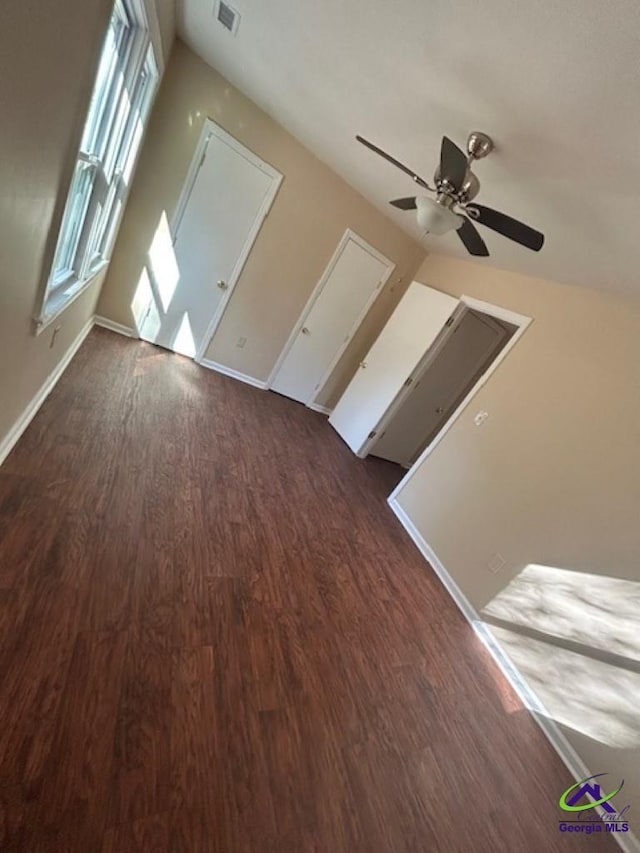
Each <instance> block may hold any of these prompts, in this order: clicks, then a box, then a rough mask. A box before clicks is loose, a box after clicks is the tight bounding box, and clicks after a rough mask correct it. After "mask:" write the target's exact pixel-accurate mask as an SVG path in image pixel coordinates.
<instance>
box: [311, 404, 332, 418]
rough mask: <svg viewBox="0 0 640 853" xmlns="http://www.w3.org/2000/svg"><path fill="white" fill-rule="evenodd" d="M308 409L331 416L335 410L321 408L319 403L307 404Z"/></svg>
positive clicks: (326, 407) (325, 407)
mask: <svg viewBox="0 0 640 853" xmlns="http://www.w3.org/2000/svg"><path fill="white" fill-rule="evenodd" d="M307 409H311V410H312V411H314V412H320V414H322V415H330V414H331V412H333V409H330V408H329V407H328V406H321V405H320V404H319V403H307Z"/></svg>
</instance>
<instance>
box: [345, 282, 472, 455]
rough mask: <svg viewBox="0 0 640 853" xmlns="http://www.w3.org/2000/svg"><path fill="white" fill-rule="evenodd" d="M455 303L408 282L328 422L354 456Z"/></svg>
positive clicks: (447, 296) (439, 329)
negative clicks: (402, 294)
mask: <svg viewBox="0 0 640 853" xmlns="http://www.w3.org/2000/svg"><path fill="white" fill-rule="evenodd" d="M457 305H458V299H456V298H455V297H453V296H450V295H449V294H448V293H441V292H440V291H439V290H434V289H433V288H431V287H427V286H426V285H424V284H420V283H419V282H416V281H414V282H412V283H411V284H410V285H409V288H408V290H407V292H406V293H405V295H404V296H403V297H402V299H401V300H400V302H399V303H398V305H397V307H396V309H395V311H394V312H393V314H392V315H391V317H390V318H389V320H388V321H387V324H386V326H385V327H384V329H383V330H382V332H381V333H380V335H379V336H378V338H377V339H376V341H375V343H374V344H373V346H372V347H371V349H370V350H369V352H368V353H367V355H366V356H365V359H364V360H363V361H362V363H361V364H360V368H359V369H358V370H357V371H356V374H355V376H354V377H353V379H352V380H351V382H350V384H349V386H348V388H347V389H346V391H345V392H344V394H343V395H342V397H341V398H340V400H339V401H338V405H337V406H336V408H335V409H334V410H333V413H332V414H331V417H330V418H329V423H330V424H331V425H332V426H333V427H334V429H335V430H336V431H337V432H338V433H339V434H340V435H341V436H342V438H343V439H344V440H345V442H346V443H347V444H348V445H349V447H350V448H351V449H352V450H353V451H354V452H355V453H359V452H360V451H361V450H362V448H363V447H364V445H365V443H366V442H367V439H368V437H369V433H370V432H371V431H372V430H374V429H375V427H376V426H377V424H378V423H379V421H380V420H381V418H382V417H383V415H384V413H385V412H386V411H387V409H388V408H389V406H390V405H391V404H392V402H393V401H394V399H395V397H396V396H397V394H398V393H399V392H400V390H401V389H402V387H403V385H404V383H405V381H406V380H407V379H408V378H409V377H410V376H411V373H412V372H413V371H414V370H415V368H416V366H417V365H418V363H419V362H420V360H421V359H422V356H423V355H424V353H425V352H426V350H427V349H428V348H429V347H430V346H431V344H432V343H433V342H434V340H435V339H436V338H437V336H438V335H439V334H440V332H441V331H442V328H443V326H444V325H445V323H446V322H447V320H448V319H449V317H450V316H451V315H452V314H453V311H454V310H455V308H456V306H457Z"/></svg>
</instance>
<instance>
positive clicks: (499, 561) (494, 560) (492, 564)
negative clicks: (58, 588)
mask: <svg viewBox="0 0 640 853" xmlns="http://www.w3.org/2000/svg"><path fill="white" fill-rule="evenodd" d="M506 564H507V561H506V560H505V558H504V557H503V556H502V554H500V552H499V551H496V553H495V554H494V555H493V556H492V557H490V559H489V562H488V563H487V567H488V569H489V571H490V572H493V574H494V575H497V574H498V572H499V571H501V570H502V569H504V567H505V566H506Z"/></svg>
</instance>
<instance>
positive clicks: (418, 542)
mask: <svg viewBox="0 0 640 853" xmlns="http://www.w3.org/2000/svg"><path fill="white" fill-rule="evenodd" d="M388 504H389V506H390V507H391V509H392V511H393V512H394V513H395V515H396V517H397V518H398V520H399V522H400V524H402V526H403V527H404V529H405V530H406V531H407V533H408V534H409V536H410V537H411V539H412V540H413V542H414V544H415V546H416V547H417V548H418V550H419V551H420V553H421V554H422V556H423V557H424V558H425V559H426V560H427V562H428V563H429V564H430V565H431V567H432V568H433V570H434V572H435V573H436V574H437V576H438V577H439V578H440V580H441V581H442V584H443V586H444V587H445V589H446V590H447V592H448V593H449V595H450V596H451V597H452V598H453V600H454V601H455V603H456V604H457V605H458V607H459V608H460V610H461V611H462V614H463V616H464V617H465V618H466V619H467V621H468V622H469V624H470V625H471V627H472V628H473V630H474V631H475V633H476V634H477V636H478V637H479V638H480V639H481V640H482V642H483V643H484V645H485V646H486V648H487V649H488V651H489V652H490V654H491V656H492V657H493V659H494V660H495V662H496V663H497V664H498V666H499V667H500V669H501V670H502V672H503V674H504V676H505V678H506V679H507V680H508V681H509V683H510V684H511V686H512V687H513V689H514V690H515V692H516V693H517V694H518V696H519V697H520V699H521V700H522V702H523V704H524V706H525V708H527V710H528V711H529V713H530V714H531V716H532V717H533V719H534V720H535V721H536V723H537V724H538V725H539V726H540V728H541V729H542V731H543V733H544V734H545V736H546V737H547V739H548V740H549V742H550V743H551V745H552V746H553V748H554V749H555V751H556V752H557V753H558V755H559V756H560V758H561V759H562V761H563V763H564V765H565V767H566V768H567V770H568V771H569V772H570V773H571V775H572V776H573V777H574V778H575V779H576V781H579V780H581V779H585V778H586V777H588V776H591V775H592V773H591V771H590V770H589V768H588V767H587V766H586V764H585V763H584V761H583V760H582V758H581V757H580V755H579V754H578V753H577V752H576V750H575V749H574V748H573V747H572V746H571V744H570V743H569V741H568V740H567V738H566V737H565V736H564V734H563V733H562V731H561V729H560V727H559V726H558V724H557V723H556V722H555V721H554V720H553V718H552V717H551V716H550V714H548V713H547V712H546V710H545V708H544V706H543V705H542V703H541V702H540V700H539V699H538V697H537V696H536V694H535V693H534V691H533V690H532V689H531V688H530V687H529V685H528V684H527V682H526V680H525V679H524V678H523V677H522V675H521V674H520V672H519V670H518V668H517V667H516V666H515V664H514V663H513V662H512V661H511V659H510V658H509V655H508V654H507V653H506V651H505V650H504V649H503V648H502V646H501V645H500V643H499V642H498V641H497V640H496V639H495V637H494V636H493V635H492V634H491V631H490V630H489V627H488V626H487V625H486V624H485V622H484V621H483V619H482V617H481V616H480V614H479V613H478V611H477V610H476V609H475V607H474V606H473V605H472V604H471V602H470V601H469V599H468V598H467V597H466V596H465V595H464V593H463V592H462V590H461V589H460V587H459V586H458V584H457V583H456V582H455V581H454V579H453V578H452V577H451V575H450V574H449V572H448V571H447V570H446V569H445V567H444V565H443V564H442V563H441V562H440V560H439V558H438V556H437V554H436V553H435V551H434V550H433V548H431V546H430V545H429V544H428V543H427V542H426V541H425V539H424V538H423V536H422V534H421V533H420V531H419V530H418V528H417V527H416V526H415V524H414V523H413V522H412V521H411V519H410V518H409V516H408V515H407V514H406V512H405V511H404V509H403V508H402V507H401V506H400V504H399V503H398V500H397V498H394V497H390V498H389V500H388ZM613 838H614V839H615V840H616V841H617V842H618V844H619V845H620V847H621V848H622V850H624V851H625V853H639V851H640V842H638V839H637V838H636V836H635V835H634V834H633V833H632V832H625V833H619V832H616V833H614V834H613Z"/></svg>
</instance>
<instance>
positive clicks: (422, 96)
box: [178, 0, 640, 294]
mask: <svg viewBox="0 0 640 853" xmlns="http://www.w3.org/2000/svg"><path fill="white" fill-rule="evenodd" d="M213 5H214V4H213V0H179V3H178V32H179V34H180V36H181V37H182V38H183V39H184V40H185V41H186V42H187V43H188V44H189V45H190V46H191V47H192V49H194V50H195V51H196V52H197V53H198V54H199V55H200V56H201V57H202V58H203V59H205V60H206V61H207V62H209V64H210V65H212V66H214V67H215V68H216V69H217V70H218V71H219V72H220V73H221V74H223V75H224V76H225V77H227V79H229V80H230V81H231V82H232V83H233V84H234V85H235V86H236V87H238V88H239V89H241V90H242V91H243V92H245V94H247V95H248V96H249V97H250V98H252V99H253V100H254V101H255V102H256V103H257V104H259V105H260V106H261V107H262V108H263V109H264V110H266V112H268V113H269V114H270V115H271V116H273V117H274V118H275V119H276V120H277V121H278V122H280V124H282V125H283V126H284V127H285V128H287V130H289V131H290V132H291V133H292V134H293V135H294V136H296V137H297V138H298V139H299V140H300V141H301V142H302V143H303V144H304V145H306V146H307V147H308V148H309V149H311V150H312V151H313V152H314V153H315V154H316V155H317V156H318V157H320V158H321V159H322V160H324V161H325V162H326V163H327V164H328V165H329V166H331V168H333V169H334V170H335V171H336V172H338V173H339V174H340V175H342V176H343V177H344V178H345V179H346V180H347V181H348V182H349V183H350V184H351V185H352V186H354V187H355V188H356V189H357V190H359V191H360V192H361V193H362V194H363V195H364V196H365V197H367V198H368V199H370V200H371V201H372V202H373V203H374V204H375V205H376V206H377V207H379V208H380V209H381V210H384V212H385V213H386V214H387V215H388V216H389V217H390V218H392V219H393V220H394V221H395V222H397V223H398V225H400V226H401V227H403V228H404V229H405V230H406V231H407V232H408V233H411V234H413V235H414V236H415V237H419V232H418V230H417V227H415V221H414V218H413V215H412V214H411V213H402V212H399V211H396V210H395V209H393V208H391V207H390V206H389V205H388V200H389V199H392V198H397V197H398V196H403V195H412V194H414V193H413V192H412V189H413V186H414V185H413V183H412V181H411V179H410V178H408V177H407V176H405V175H404V174H403V173H402V172H400V171H398V170H396V169H395V168H394V167H393V166H391V165H389V164H387V163H385V162H384V161H383V160H382V159H380V158H379V157H377V156H376V155H375V154H373V153H371V152H369V151H368V150H367V149H365V148H364V147H362V146H361V145H359V144H358V143H357V142H356V141H355V139H354V136H355V134H356V133H360V134H361V135H363V136H365V137H366V138H368V139H370V140H371V141H373V142H374V143H376V144H377V145H379V146H381V147H382V148H384V149H386V150H387V151H389V152H390V153H392V154H393V155H394V156H395V157H397V158H398V159H399V160H402V161H403V162H405V163H407V164H408V165H409V166H410V167H411V168H413V169H415V170H416V171H417V172H418V173H419V174H422V175H423V177H425V178H426V179H427V180H429V181H430V180H431V178H432V175H433V170H434V168H435V166H436V162H437V159H438V156H439V148H440V139H441V137H442V135H443V134H445V133H446V134H447V135H448V136H450V137H451V138H452V139H453V140H454V141H455V142H457V143H458V144H459V145H460V146H461V147H464V145H465V142H466V137H467V134H468V132H469V131H470V130H483V131H486V132H487V133H489V134H490V135H491V136H493V138H494V140H495V142H496V150H495V152H494V153H493V154H492V155H491V156H490V157H489V158H488V159H486V160H483V161H482V162H479V163H477V164H476V167H475V171H476V173H477V175H478V176H479V178H480V180H481V182H482V189H481V191H480V195H479V196H478V201H480V202H482V203H484V204H487V205H490V206H491V207H495V208H498V209H499V210H502V211H504V212H505V213H508V214H510V215H512V216H515V217H516V218H519V219H521V220H523V221H524V222H527V223H528V224H530V225H532V226H534V227H535V228H538V229H539V230H541V231H543V232H544V233H545V234H546V243H545V246H544V247H543V249H542V251H541V252H540V253H539V254H538V253H534V252H530V251H529V250H528V249H525V248H522V247H520V246H518V245H516V244H514V243H511V242H510V241H509V240H507V239H505V238H504V237H501V236H500V235H498V234H496V233H495V232H493V231H490V230H488V229H486V228H482V226H480V230H481V232H482V235H483V237H484V238H485V240H486V242H487V245H488V247H489V251H490V252H491V257H490V258H487V259H479V262H480V263H485V264H491V265H493V266H497V267H502V268H505V269H511V270H515V271H518V272H523V273H527V274H530V275H534V276H540V277H544V278H552V279H556V280H558V281H564V282H571V283H574V284H579V285H586V286H589V287H595V288H600V289H605V290H611V291H618V292H626V293H635V294H640V263H639V258H640V251H639V249H640V210H639V207H640V205H639V201H640V157H639V152H638V147H639V146H640V3H638V0H615V2H611V3H608V2H606V0H562V2H559V0H536V2H534V3H526V2H520V1H519V0H386V2H384V1H383V0H315V2H311V0H269V2H264V0H261V2H258V0H231V5H232V6H233V7H235V8H236V9H237V10H238V11H239V12H240V14H241V21H240V28H239V31H238V34H237V36H236V37H235V38H234V37H233V36H231V35H230V34H229V33H228V32H227V31H226V30H224V29H222V27H221V26H220V25H219V24H218V23H217V22H216V21H215V19H214V16H213ZM425 246H426V247H427V248H431V249H432V250H434V251H438V252H443V253H445V254H451V255H455V256H458V257H469V256H468V255H466V252H465V250H464V249H463V247H462V245H461V244H460V243H459V241H458V238H457V236H456V235H455V234H448V235H446V236H445V237H440V238H427V239H426V240H425Z"/></svg>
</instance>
